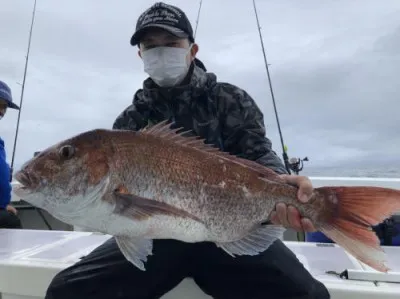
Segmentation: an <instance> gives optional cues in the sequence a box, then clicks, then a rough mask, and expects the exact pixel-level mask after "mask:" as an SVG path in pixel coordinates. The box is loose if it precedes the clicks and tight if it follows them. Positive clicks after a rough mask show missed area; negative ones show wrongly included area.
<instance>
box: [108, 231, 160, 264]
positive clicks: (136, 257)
mask: <svg viewBox="0 0 400 299" xmlns="http://www.w3.org/2000/svg"><path fill="white" fill-rule="evenodd" d="M115 240H116V242H117V245H118V247H119V249H120V250H121V252H122V254H123V255H124V256H125V258H126V259H127V260H128V261H130V262H131V263H132V264H134V265H135V266H136V267H138V268H139V269H140V270H142V271H146V269H145V267H144V262H147V256H149V255H152V254H153V240H152V239H144V238H131V237H125V236H117V237H115Z"/></svg>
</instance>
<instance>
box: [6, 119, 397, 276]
mask: <svg viewBox="0 0 400 299" xmlns="http://www.w3.org/2000/svg"><path fill="white" fill-rule="evenodd" d="M180 130H181V129H171V126H170V124H168V123H167V122H161V123H159V124H156V125H154V126H152V127H147V128H145V129H144V130H141V131H138V132H133V131H122V130H100V129H98V130H91V131H87V132H84V133H81V134H79V135H76V136H73V137H71V138H68V139H66V140H63V141H61V142H59V143H57V144H55V145H53V146H51V147H49V148H48V149H46V150H44V151H43V152H42V153H40V154H39V155H37V156H36V157H34V158H32V159H31V160H29V161H28V162H27V163H25V164H24V165H23V167H22V168H21V169H20V170H19V171H17V172H16V174H15V179H16V180H17V181H19V182H20V186H18V187H16V188H15V190H14V192H15V193H16V194H17V195H18V196H20V197H21V198H24V200H26V201H27V202H29V203H31V204H32V205H35V206H38V207H40V208H43V209H45V210H47V211H48V212H49V213H50V214H52V215H53V216H54V217H56V218H59V219H60V220H62V221H64V222H67V223H69V224H71V225H78V226H84V227H87V228H90V229H91V230H94V231H101V232H103V233H106V234H111V235H113V236H114V237H115V239H116V241H117V244H118V246H119V248H120V250H121V252H122V253H123V254H124V256H125V257H126V258H127V259H128V260H129V261H130V262H132V263H133V264H134V265H135V266H137V267H138V268H139V269H141V270H145V262H146V261H147V256H148V255H151V254H152V250H153V249H152V248H153V241H152V240H153V239H177V240H180V241H184V242H192V243H193V242H203V241H209V242H214V243H215V245H216V246H218V247H220V248H221V250H224V251H225V252H226V253H227V254H229V255H231V256H232V257H233V258H234V257H235V256H237V255H256V254H259V253H260V252H263V251H265V250H267V249H268V247H269V246H270V245H271V244H273V243H274V242H275V241H276V240H277V239H281V238H282V236H283V232H284V231H285V228H284V227H282V226H279V225H273V224H268V225H263V224H262V223H264V222H266V221H268V220H269V216H270V214H271V212H272V211H273V210H274V208H275V206H276V204H277V203H280V202H282V203H285V204H287V205H292V206H294V207H295V208H297V209H298V210H299V212H300V214H301V215H302V216H303V217H307V218H309V219H311V221H312V222H313V223H314V225H315V227H316V228H317V229H318V230H320V231H322V232H323V233H324V234H326V235H327V236H328V237H329V238H331V239H332V240H334V241H335V242H336V243H338V244H339V245H340V246H342V247H343V248H344V249H346V250H347V251H348V252H349V253H350V254H352V255H353V256H354V257H356V258H357V259H359V260H360V261H362V262H364V263H366V264H367V265H369V266H371V267H373V268H375V269H376V270H379V271H388V268H387V267H386V266H385V255H384V252H383V250H382V248H381V247H380V246H379V239H378V238H377V237H376V235H375V234H374V233H373V232H372V231H371V230H370V227H371V226H373V225H377V224H378V223H380V222H382V221H383V220H384V219H385V218H387V217H389V216H390V215H391V214H393V213H395V212H396V211H399V210H400V191H399V190H394V189H390V188H380V187H364V186H358V187H341V186H335V187H319V188H315V189H314V191H313V194H312V196H311V199H310V200H309V201H308V202H307V203H301V202H300V201H298V199H297V192H298V190H297V187H294V186H291V185H289V184H287V183H286V182H285V181H284V180H283V178H282V177H281V176H279V175H278V174H276V173H275V172H274V171H272V170H271V169H269V168H267V167H265V166H263V165H261V164H258V163H257V162H254V161H250V160H245V159H242V158H238V157H236V156H234V155H230V154H228V153H225V152H222V151H220V150H219V149H217V148H215V147H213V146H211V145H206V144H205V143H204V140H201V139H199V138H198V137H185V136H184V135H185V134H186V133H187V132H181V133H180V132H179V131H180ZM50 203H51V204H50Z"/></svg>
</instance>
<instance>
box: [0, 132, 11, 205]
mask: <svg viewBox="0 0 400 299" xmlns="http://www.w3.org/2000/svg"><path fill="white" fill-rule="evenodd" d="M10 201H11V183H10V166H9V165H8V163H7V161H6V151H5V149H4V141H3V139H1V138H0V209H5V208H6V207H7V206H8V205H9V204H10Z"/></svg>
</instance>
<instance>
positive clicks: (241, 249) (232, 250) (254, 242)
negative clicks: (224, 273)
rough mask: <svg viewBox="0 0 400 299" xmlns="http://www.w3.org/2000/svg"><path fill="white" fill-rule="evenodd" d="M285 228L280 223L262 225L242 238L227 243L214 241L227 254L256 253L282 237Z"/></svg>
mask: <svg viewBox="0 0 400 299" xmlns="http://www.w3.org/2000/svg"><path fill="white" fill-rule="evenodd" d="M285 230H286V228H284V227H282V226H280V225H273V224H271V225H263V226H261V227H258V228H257V229H256V230H254V231H252V232H251V233H250V234H248V235H247V236H246V237H244V238H243V239H240V240H238V241H234V242H228V243H216V245H217V246H218V247H220V248H222V249H223V250H224V251H226V252H227V253H228V254H229V255H231V256H233V257H234V256H235V255H257V254H259V253H260V252H263V251H265V250H267V249H268V247H269V246H271V245H272V243H274V242H275V241H276V240H277V239H282V238H283V233H284V232H285Z"/></svg>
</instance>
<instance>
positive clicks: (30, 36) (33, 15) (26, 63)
mask: <svg viewBox="0 0 400 299" xmlns="http://www.w3.org/2000/svg"><path fill="white" fill-rule="evenodd" d="M35 14H36V0H34V3H33V12H32V21H31V27H30V31H29V40H28V50H27V54H26V57H25V70H24V78H23V81H22V89H21V99H20V104H19V111H18V119H17V128H16V130H15V138H14V146H13V152H12V158H11V170H10V172H11V177H12V175H13V171H14V159H15V152H16V149H17V139H18V133H19V123H20V119H21V112H22V104H23V100H24V91H25V80H26V73H27V70H28V62H29V52H30V49H31V40H32V31H33V24H34V22H35Z"/></svg>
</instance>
